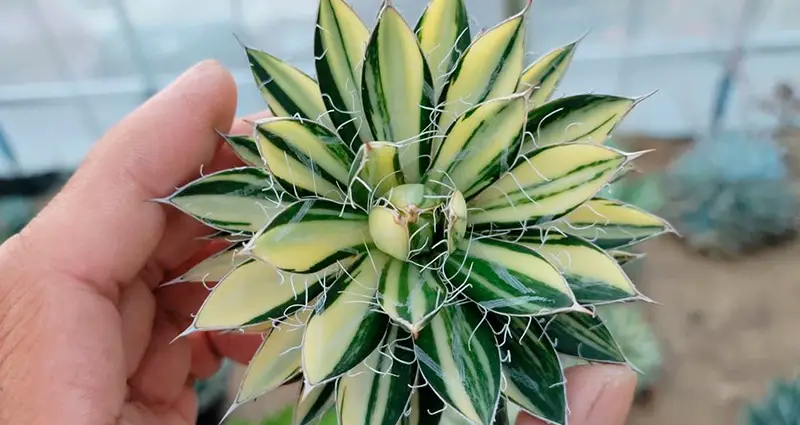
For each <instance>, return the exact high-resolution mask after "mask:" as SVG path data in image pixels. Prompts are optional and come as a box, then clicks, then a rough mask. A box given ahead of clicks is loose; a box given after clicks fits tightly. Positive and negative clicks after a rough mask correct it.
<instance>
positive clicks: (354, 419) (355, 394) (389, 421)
mask: <svg viewBox="0 0 800 425" xmlns="http://www.w3.org/2000/svg"><path fill="white" fill-rule="evenodd" d="M415 369H416V365H415V364H414V346H413V344H412V342H411V335H409V334H408V333H406V332H404V331H402V330H401V329H400V328H398V327H397V326H391V327H389V331H388V332H387V333H386V337H385V338H384V340H383V342H382V343H381V346H380V347H378V348H376V349H375V350H374V351H373V352H372V354H370V355H369V357H367V358H366V359H365V360H364V363H362V364H361V365H359V366H357V367H355V368H354V369H353V370H352V371H350V372H348V373H347V374H345V375H344V376H342V377H341V378H340V379H339V382H338V384H337V393H336V400H337V404H338V406H337V411H338V415H339V423H340V424H348V425H350V424H352V425H397V424H398V422H399V421H400V419H401V418H402V416H403V413H404V412H405V410H406V407H407V406H408V402H409V398H410V397H411V386H412V385H413V384H414V378H415V377H416V373H415Z"/></svg>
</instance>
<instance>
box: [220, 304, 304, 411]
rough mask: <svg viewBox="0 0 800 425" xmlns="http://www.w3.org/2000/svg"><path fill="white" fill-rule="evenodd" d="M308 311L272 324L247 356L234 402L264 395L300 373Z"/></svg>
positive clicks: (240, 402) (302, 311) (243, 401)
mask: <svg viewBox="0 0 800 425" xmlns="http://www.w3.org/2000/svg"><path fill="white" fill-rule="evenodd" d="M311 311H312V310H311V309H304V310H300V311H298V312H297V314H295V315H292V316H290V317H289V318H287V319H286V320H285V321H284V322H283V323H280V324H278V325H276V326H275V327H273V329H272V331H271V332H270V333H269V335H268V336H267V338H266V339H265V340H264V342H263V343H262V344H261V347H260V348H259V349H258V351H257V352H256V354H255V355H254V356H253V359H252V360H250V364H249V365H248V367H247V370H246V371H245V373H244V378H243V379H242V383H241V386H240V387H239V393H238V394H237V395H236V401H235V403H237V404H242V403H245V402H247V401H250V400H252V399H254V398H256V397H259V396H261V395H264V394H266V393H268V392H270V391H272V390H274V389H276V388H278V387H279V386H280V385H282V384H283V383H284V382H286V381H287V380H289V379H291V378H292V377H293V376H295V375H297V374H298V373H300V344H301V342H302V341H303V328H304V325H305V323H306V321H307V320H308V317H309V316H310V315H311Z"/></svg>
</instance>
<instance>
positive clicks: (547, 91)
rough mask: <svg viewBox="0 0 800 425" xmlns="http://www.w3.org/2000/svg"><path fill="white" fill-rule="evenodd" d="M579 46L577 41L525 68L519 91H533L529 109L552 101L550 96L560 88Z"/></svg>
mask: <svg viewBox="0 0 800 425" xmlns="http://www.w3.org/2000/svg"><path fill="white" fill-rule="evenodd" d="M579 41H580V40H579ZM577 46H578V41H575V42H573V43H570V44H567V45H566V46H562V47H559V48H557V49H553V50H552V51H550V52H548V53H547V54H546V55H544V56H542V57H541V58H539V59H538V60H536V61H535V62H534V63H532V64H531V65H530V66H528V67H527V68H525V71H523V72H522V77H520V80H519V85H518V86H517V91H519V92H524V91H527V90H530V89H533V92H532V93H531V95H530V101H529V103H528V108H529V109H532V108H536V107H538V106H541V105H542V104H544V103H545V102H547V101H548V100H550V96H552V95H553V92H555V91H556V88H558V83H560V82H561V79H562V78H563V77H564V74H566V73H567V69H568V68H569V65H570V63H572V57H573V56H574V55H575V48H576V47H577Z"/></svg>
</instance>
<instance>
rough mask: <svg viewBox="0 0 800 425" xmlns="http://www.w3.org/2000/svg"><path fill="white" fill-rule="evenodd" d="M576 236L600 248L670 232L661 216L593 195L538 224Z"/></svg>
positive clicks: (634, 241)
mask: <svg viewBox="0 0 800 425" xmlns="http://www.w3.org/2000/svg"><path fill="white" fill-rule="evenodd" d="M542 227H543V228H545V229H550V228H555V229H558V230H560V231H562V232H564V233H567V234H570V235H575V236H580V237H582V238H584V239H586V240H588V241H592V242H593V243H594V244H596V245H597V246H599V247H600V248H603V249H620V248H624V247H629V246H631V245H634V244H637V243H640V242H644V241H645V240H648V239H650V238H653V237H656V236H659V235H662V234H664V233H666V232H671V231H672V227H671V226H670V225H669V224H668V223H667V222H666V221H664V220H662V219H661V218H659V217H657V216H655V215H653V214H650V213H648V212H645V211H643V210H641V209H639V208H637V207H635V206H633V205H630V204H626V203H624V202H620V201H617V200H613V199H604V198H594V199H591V200H589V201H587V202H586V203H584V204H583V205H581V206H580V207H578V208H575V209H574V210H573V211H571V212H570V213H569V214H567V215H565V216H564V217H563V218H562V219H561V220H559V221H557V222H555V223H549V224H547V225H546V226H542Z"/></svg>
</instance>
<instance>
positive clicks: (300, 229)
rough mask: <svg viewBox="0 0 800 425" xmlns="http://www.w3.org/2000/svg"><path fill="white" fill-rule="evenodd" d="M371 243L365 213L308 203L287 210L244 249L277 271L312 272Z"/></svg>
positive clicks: (362, 249)
mask: <svg viewBox="0 0 800 425" xmlns="http://www.w3.org/2000/svg"><path fill="white" fill-rule="evenodd" d="M371 243H372V237H371V236H370V233H369V221H368V217H367V215H366V214H363V213H362V212H360V211H358V210H355V209H352V208H349V207H347V206H344V205H341V204H337V203H335V202H331V201H322V200H317V201H312V200H309V201H300V202H296V203H294V204H292V205H290V206H289V207H287V208H286V210H285V211H283V212H282V213H280V214H278V215H277V216H276V217H275V219H274V220H272V222H270V223H269V225H268V226H267V227H266V228H265V229H264V231H263V232H262V233H260V234H259V235H257V236H256V237H255V238H253V240H252V241H250V242H249V243H248V244H247V245H246V246H245V248H244V249H245V251H250V252H251V255H253V256H254V257H256V258H259V259H261V260H263V261H265V262H267V263H270V264H272V265H274V266H275V267H277V268H279V269H282V270H286V271H289V272H294V273H314V272H317V271H319V270H322V269H324V268H326V267H328V266H330V265H332V264H336V262H337V261H339V260H343V259H345V258H348V257H351V256H353V255H356V254H359V253H362V252H364V251H366V250H367V249H368V248H369V245H370V244H371Z"/></svg>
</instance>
